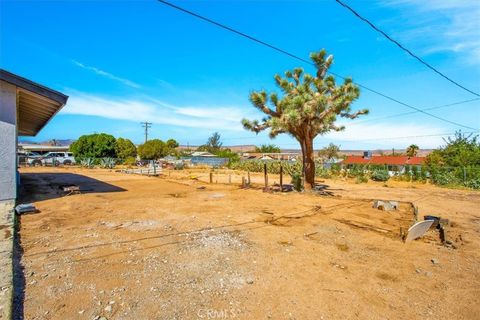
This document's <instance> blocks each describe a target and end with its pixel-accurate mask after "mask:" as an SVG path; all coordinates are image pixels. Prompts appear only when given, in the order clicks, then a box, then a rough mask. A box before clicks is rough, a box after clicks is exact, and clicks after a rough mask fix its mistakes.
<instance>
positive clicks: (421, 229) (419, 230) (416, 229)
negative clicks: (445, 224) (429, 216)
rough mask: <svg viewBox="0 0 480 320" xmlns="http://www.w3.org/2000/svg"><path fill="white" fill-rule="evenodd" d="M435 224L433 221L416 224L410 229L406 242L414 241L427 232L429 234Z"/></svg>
mask: <svg viewBox="0 0 480 320" xmlns="http://www.w3.org/2000/svg"><path fill="white" fill-rule="evenodd" d="M433 222H434V221H433V220H425V221H419V222H417V223H415V224H414V225H413V226H411V227H410V228H409V229H408V233H407V236H406V237H405V242H407V241H412V240H415V239H417V238H420V237H421V236H423V235H424V234H425V232H427V231H428V229H430V227H431V226H432V225H433Z"/></svg>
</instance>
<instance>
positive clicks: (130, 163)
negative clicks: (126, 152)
mask: <svg viewBox="0 0 480 320" xmlns="http://www.w3.org/2000/svg"><path fill="white" fill-rule="evenodd" d="M123 164H124V165H126V166H134V165H136V164H137V160H136V159H135V157H127V158H125V160H123Z"/></svg>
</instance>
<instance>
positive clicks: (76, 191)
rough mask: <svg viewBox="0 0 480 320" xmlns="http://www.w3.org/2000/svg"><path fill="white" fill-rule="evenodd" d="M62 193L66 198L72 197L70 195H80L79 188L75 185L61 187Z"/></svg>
mask: <svg viewBox="0 0 480 320" xmlns="http://www.w3.org/2000/svg"><path fill="white" fill-rule="evenodd" d="M62 189H63V192H65V193H66V194H65V195H66V196H69V195H72V194H80V193H81V192H80V187H79V186H77V185H71V186H63V187H62Z"/></svg>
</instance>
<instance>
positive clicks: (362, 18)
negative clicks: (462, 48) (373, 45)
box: [335, 0, 480, 97]
mask: <svg viewBox="0 0 480 320" xmlns="http://www.w3.org/2000/svg"><path fill="white" fill-rule="evenodd" d="M335 2H337V3H338V4H339V5H341V6H342V7H344V8H346V9H347V10H349V11H350V12H352V13H353V14H354V15H355V16H356V17H357V18H359V19H360V20H362V21H364V22H365V23H367V24H368V25H369V26H370V27H372V28H373V29H374V30H375V31H377V32H378V33H380V34H382V35H383V36H384V37H385V38H387V39H388V40H390V41H391V42H393V43H394V44H396V45H397V46H398V47H399V48H400V49H402V50H403V51H405V52H406V53H408V54H409V55H410V56H412V57H413V58H415V59H416V60H418V61H419V62H420V63H422V64H423V65H425V66H426V67H427V68H429V69H431V70H432V71H434V72H435V73H437V74H439V75H440V76H442V77H443V78H445V79H447V80H448V81H450V82H451V83H453V84H454V85H456V86H457V87H460V88H462V89H463V90H465V91H467V92H469V93H471V94H473V95H476V96H477V97H480V94H478V93H476V92H474V91H472V90H470V89H468V88H465V87H464V86H462V85H461V84H459V83H458V82H456V81H455V80H453V79H452V78H450V77H448V76H447V75H445V74H444V73H442V72H440V71H439V70H437V69H436V68H435V67H433V66H432V65H431V64H429V63H428V62H426V61H425V60H423V59H422V58H420V57H419V56H417V55H416V54H414V53H413V52H412V51H410V50H409V49H407V48H405V46H403V45H402V44H401V43H400V42H398V41H397V40H395V39H393V38H392V37H391V36H389V35H388V34H387V33H386V32H384V31H382V30H381V29H380V28H378V27H377V26H376V25H374V24H373V23H372V22H370V21H369V20H368V19H366V18H364V17H362V16H361V15H360V14H359V13H358V12H357V11H355V10H354V9H353V8H352V7H350V6H349V5H347V4H346V3H344V2H342V1H341V0H335Z"/></svg>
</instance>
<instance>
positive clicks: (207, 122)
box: [61, 92, 249, 131]
mask: <svg viewBox="0 0 480 320" xmlns="http://www.w3.org/2000/svg"><path fill="white" fill-rule="evenodd" d="M69 95H70V98H69V100H68V104H67V106H65V107H64V108H63V109H62V111H61V112H62V113H63V114H78V115H89V116H98V117H104V118H108V119H116V120H128V121H146V120H148V121H150V122H153V123H158V124H165V125H172V126H179V127H186V128H202V129H215V130H217V129H218V130H225V131H241V130H243V128H242V125H241V123H240V120H241V119H242V118H243V117H248V116H249V115H248V114H246V113H245V114H243V113H242V109H244V108H241V107H223V106H222V107H205V106H181V107H179V106H174V105H171V104H168V103H164V102H162V101H159V100H156V99H153V98H145V99H128V98H120V97H101V96H96V95H91V94H85V93H81V92H70V93H69Z"/></svg>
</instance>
